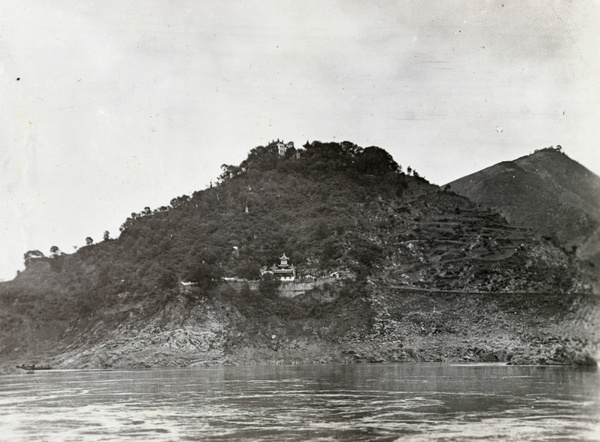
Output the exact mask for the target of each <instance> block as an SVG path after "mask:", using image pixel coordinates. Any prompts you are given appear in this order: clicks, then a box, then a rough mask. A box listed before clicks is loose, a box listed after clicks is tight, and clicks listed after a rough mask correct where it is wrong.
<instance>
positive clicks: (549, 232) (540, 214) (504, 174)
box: [450, 146, 600, 265]
mask: <svg viewBox="0 0 600 442" xmlns="http://www.w3.org/2000/svg"><path fill="white" fill-rule="evenodd" d="M450 186H451V188H452V190H454V191H456V192H457V193H459V194H461V195H464V196H466V197H468V198H469V199H471V200H472V201H475V202H477V203H480V204H485V205H487V206H489V207H492V208H493V209H494V210H496V211H498V212H499V213H501V214H502V215H503V216H505V217H506V219H507V220H508V221H509V222H510V223H511V224H514V225H518V226H525V227H529V228H531V229H533V230H535V231H537V232H538V233H539V234H540V235H546V236H550V237H556V238H557V240H558V241H559V242H560V243H561V244H563V245H564V246H565V247H567V248H568V249H570V250H574V251H576V253H577V254H578V256H580V257H582V258H585V259H589V260H591V261H592V262H594V261H595V262H596V264H597V265H600V177H598V176H597V175H595V174H594V173H593V172H591V171H590V170H588V169H586V168H585V167H583V166H582V165H580V164H579V163H577V162H575V161H573V160H571V159H570V158H569V157H567V155H565V154H564V153H563V152H562V149H561V147H560V146H558V147H557V148H553V147H550V148H546V149H541V150H537V151H536V152H535V153H534V154H532V155H528V156H525V157H521V158H519V159H517V160H514V161H506V162H502V163H499V164H496V165H494V166H491V167H488V168H486V169H483V170H481V171H479V172H476V173H474V174H471V175H468V176H465V177H463V178H460V179H458V180H456V181H454V182H452V183H450Z"/></svg>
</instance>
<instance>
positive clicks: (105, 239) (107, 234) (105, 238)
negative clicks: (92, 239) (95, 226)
mask: <svg viewBox="0 0 600 442" xmlns="http://www.w3.org/2000/svg"><path fill="white" fill-rule="evenodd" d="M109 239H110V233H109V231H108V230H105V231H104V241H108V240H109Z"/></svg>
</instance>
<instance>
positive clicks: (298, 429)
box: [0, 364, 600, 441]
mask: <svg viewBox="0 0 600 442" xmlns="http://www.w3.org/2000/svg"><path fill="white" fill-rule="evenodd" d="M599 392H600V374H599V373H598V371H597V370H596V369H575V368H570V367H511V366H503V365H446V364H398V365H327V366H312V365H309V366H254V367H217V368H206V369H173V370H152V371H49V372H38V373H35V374H34V375H27V374H19V375H5V376H0V429H1V431H0V440H61V441H63V440H72V441H79V440H134V439H135V440H164V441H171V440H198V439H222V440H231V439H244V440H260V439H268V440H308V439H310V440H343V439H351V440H360V439H362V440H378V439H379V440H394V439H401V440H457V441H458V440H460V441H462V440H466V439H477V440H480V439H493V440H543V439H554V440H565V439H571V440H586V439H587V440H599V439H600V423H599V417H600V397H599Z"/></svg>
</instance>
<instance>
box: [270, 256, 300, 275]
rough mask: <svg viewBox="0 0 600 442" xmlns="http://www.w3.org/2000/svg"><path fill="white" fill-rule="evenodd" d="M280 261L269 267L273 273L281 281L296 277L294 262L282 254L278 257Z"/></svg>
mask: <svg viewBox="0 0 600 442" xmlns="http://www.w3.org/2000/svg"><path fill="white" fill-rule="evenodd" d="M279 260H280V263H279V264H277V265H274V266H273V267H271V271H272V272H273V274H274V275H275V276H276V277H277V278H279V279H280V280H282V281H293V280H295V279H296V268H295V267H294V264H290V263H289V262H288V260H289V258H288V257H287V256H285V253H284V254H283V256H281V257H280V258H279Z"/></svg>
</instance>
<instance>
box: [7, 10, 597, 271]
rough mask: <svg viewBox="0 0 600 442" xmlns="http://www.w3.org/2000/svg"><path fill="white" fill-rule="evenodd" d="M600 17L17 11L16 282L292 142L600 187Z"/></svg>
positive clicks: (11, 18)
mask: <svg viewBox="0 0 600 442" xmlns="http://www.w3.org/2000/svg"><path fill="white" fill-rule="evenodd" d="M599 29H600V4H599V3H598V2H597V1H589V0H588V1H585V0H582V1H580V0H578V1H574V2H571V1H555V0H549V1H542V0H539V1H522V0H518V1H432V0H428V1H421V2H416V1H395V2H394V1H391V0H385V1H380V2H378V1H368V2H367V1H363V0H360V1H359V0H356V1H323V0H319V1H297V0H293V1H265V0H260V1H211V2H209V1H206V0H205V1H182V0H176V1H175V0H174V1H167V0H156V1H148V0H145V1H134V0H129V1H128V0H118V1H106V0H103V1H95V0H94V1H85V0H76V1H52V2H49V1H47V0H37V1H36V0H14V1H13V0H2V1H1V2H0V195H1V198H2V202H3V203H4V206H3V209H2V210H1V211H0V244H1V245H2V246H1V248H0V278H4V279H10V278H12V277H13V276H14V274H15V272H16V270H17V269H21V268H22V267H23V264H22V263H23V254H24V252H25V251H27V250H31V249H39V250H41V251H42V252H44V253H45V254H48V253H49V249H50V247H51V246H52V245H57V246H58V247H60V248H61V250H63V251H65V252H72V251H73V250H74V246H81V245H83V244H85V238H86V237H87V236H92V237H93V238H94V239H95V240H101V238H102V233H103V232H104V231H105V230H109V231H110V232H111V236H113V237H114V236H117V235H118V234H119V230H118V229H119V226H120V225H121V224H122V223H123V221H124V220H125V219H126V218H127V217H128V216H129V215H130V214H131V212H133V211H135V212H139V211H141V210H142V209H143V208H144V207H145V206H150V207H151V208H156V207H158V206H161V205H166V204H168V203H169V201H170V200H171V198H173V197H175V196H179V195H182V194H191V193H192V192H193V191H194V190H201V189H203V188H205V187H206V185H207V184H208V183H209V181H210V180H211V179H214V178H216V177H217V176H218V175H219V173H220V166H221V165H222V164H223V163H227V164H238V163H239V162H241V161H242V160H243V159H244V158H245V156H246V154H247V153H248V151H249V150H250V149H252V148H253V147H255V146H258V145H261V144H266V143H268V142H269V141H271V140H272V139H276V138H280V139H284V140H286V141H294V142H295V143H296V145H302V144H304V142H305V141H306V140H321V141H332V140H335V141H343V140H349V141H352V142H355V143H356V144H359V145H361V146H364V147H367V146H370V145H377V146H380V147H382V148H384V149H386V150H387V151H389V152H390V153H391V154H392V155H393V156H394V158H395V159H396V161H397V162H398V163H400V164H401V165H402V166H403V167H405V168H406V166H412V167H413V168H416V170H418V172H419V173H420V174H421V175H423V176H425V177H426V178H427V179H429V180H430V181H432V182H434V183H437V184H444V183H446V182H448V181H451V180H453V179H456V178H459V177H461V176H464V175H466V174H468V173H472V172H475V171H477V170H479V169H482V168H484V167H487V166H490V165H492V164H494V163H497V162H499V161H503V160H510V159H515V158H517V157H520V156H523V155H527V154H528V153H530V152H532V151H533V150H535V149H538V148H543V147H546V146H550V145H557V144H560V145H562V146H563V149H564V150H565V152H566V153H567V154H568V155H569V156H570V157H571V158H573V159H575V160H577V161H579V162H580V163H582V164H583V165H585V166H586V167H588V168H589V169H591V170H593V171H594V172H596V173H600V153H599V150H598V149H597V147H596V144H597V140H599V139H600V81H599V80H598V79H600V31H599Z"/></svg>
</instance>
